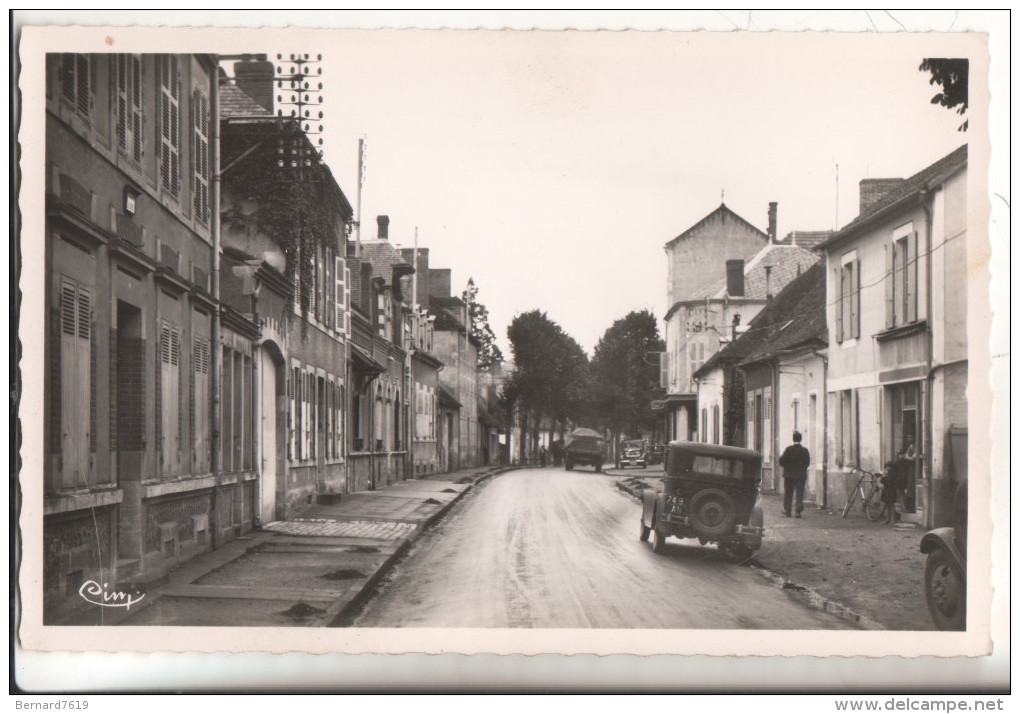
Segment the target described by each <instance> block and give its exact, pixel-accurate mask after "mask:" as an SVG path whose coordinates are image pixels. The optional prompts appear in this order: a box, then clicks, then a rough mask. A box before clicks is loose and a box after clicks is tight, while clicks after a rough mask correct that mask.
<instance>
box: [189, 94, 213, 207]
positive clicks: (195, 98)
mask: <svg viewBox="0 0 1020 714" xmlns="http://www.w3.org/2000/svg"><path fill="white" fill-rule="evenodd" d="M191 115H192V142H191V143H192V146H193V147H194V153H195V156H194V160H193V163H192V167H193V169H194V171H193V175H194V177H195V187H194V194H195V196H194V200H195V219H196V220H197V221H198V222H200V223H202V224H206V223H208V222H209V98H208V97H207V96H206V95H205V94H204V93H203V92H202V91H201V90H199V89H197V88H196V89H195V90H194V91H193V92H192V94H191Z"/></svg>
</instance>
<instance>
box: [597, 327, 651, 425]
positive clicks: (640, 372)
mask: <svg viewBox="0 0 1020 714" xmlns="http://www.w3.org/2000/svg"><path fill="white" fill-rule="evenodd" d="M664 349H665V343H664V342H663V341H662V339H660V337H659V327H658V323H657V321H656V319H655V316H654V315H653V314H652V313H650V312H649V311H648V310H642V311H641V312H631V313H629V314H628V315H627V316H625V317H623V318H621V319H619V320H617V321H616V322H614V323H613V324H612V326H611V327H610V328H609V329H608V330H606V332H605V334H604V335H603V336H602V339H600V340H599V343H598V345H596V346H595V354H594V356H593V357H592V361H591V371H592V388H593V390H594V392H593V394H592V401H593V402H594V404H595V408H596V411H597V413H598V415H599V418H600V419H601V420H602V423H603V424H604V425H605V426H606V427H608V428H609V430H610V431H611V432H612V433H613V437H614V440H615V438H616V437H617V436H618V435H619V433H620V432H621V431H626V432H627V433H628V434H630V435H632V436H633V435H636V434H637V433H638V432H639V431H640V430H641V429H642V428H647V429H651V428H653V427H654V425H655V420H656V416H655V414H654V413H653V412H652V404H651V403H652V400H653V399H656V398H657V397H659V396H660V393H661V388H660V387H659V363H658V360H653V359H651V358H650V357H649V353H653V352H661V351H663V350H664Z"/></svg>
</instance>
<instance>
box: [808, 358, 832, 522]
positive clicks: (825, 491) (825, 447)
mask: <svg viewBox="0 0 1020 714" xmlns="http://www.w3.org/2000/svg"><path fill="white" fill-rule="evenodd" d="M811 354H813V355H814V356H815V357H817V358H819V359H820V360H822V503H821V508H823V509H825V508H828V507H829V358H828V357H826V356H825V355H823V354H822V353H821V352H819V351H818V350H811Z"/></svg>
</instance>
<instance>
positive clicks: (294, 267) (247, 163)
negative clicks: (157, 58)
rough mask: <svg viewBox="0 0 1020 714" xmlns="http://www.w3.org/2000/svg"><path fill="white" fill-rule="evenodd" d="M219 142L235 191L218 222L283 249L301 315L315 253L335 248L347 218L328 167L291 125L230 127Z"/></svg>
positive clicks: (308, 300)
mask: <svg viewBox="0 0 1020 714" xmlns="http://www.w3.org/2000/svg"><path fill="white" fill-rule="evenodd" d="M222 147H223V148H222V151H223V165H224V166H227V167H229V170H228V171H227V172H226V173H225V175H224V180H225V182H226V184H227V185H228V186H229V187H230V190H231V192H233V193H234V195H235V200H234V202H233V203H232V205H231V206H230V207H229V208H227V209H226V210H224V211H223V213H222V220H223V225H224V227H225V228H229V229H237V230H245V231H249V232H251V231H254V232H258V233H262V234H264V235H265V236H267V237H269V238H270V239H271V240H273V241H274V242H275V243H276V244H278V245H279V246H280V247H281V248H282V249H283V253H284V255H285V256H286V258H287V268H286V275H287V277H288V278H290V279H291V280H292V281H294V282H295V284H296V285H298V286H299V291H300V292H299V296H298V297H299V304H300V306H301V311H302V313H303V314H306V315H307V313H308V310H309V307H310V305H311V298H312V293H311V291H312V286H313V275H312V271H313V270H314V265H315V256H316V255H322V256H325V253H326V251H327V250H330V251H336V250H337V249H338V246H339V245H341V244H342V242H341V236H342V235H343V234H344V232H345V231H346V229H347V223H348V221H349V219H350V216H348V215H347V211H346V209H345V206H344V204H343V200H342V199H341V197H340V196H339V195H338V194H337V192H336V190H334V189H333V182H332V178H331V176H330V174H329V169H328V168H326V167H325V166H324V165H322V163H321V162H320V161H319V160H318V156H317V154H316V153H315V151H314V149H313V148H312V147H311V144H310V143H309V142H308V139H307V137H305V135H304V134H303V133H302V132H301V131H300V130H298V129H297V127H296V125H294V126H290V125H282V126H281V125H273V126H269V127H260V130H259V131H248V132H245V131H236V132H230V133H227V134H225V135H224V137H223V143H222Z"/></svg>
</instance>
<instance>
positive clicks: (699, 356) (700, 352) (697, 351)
mask: <svg viewBox="0 0 1020 714" xmlns="http://www.w3.org/2000/svg"><path fill="white" fill-rule="evenodd" d="M689 349H690V352H691V371H690V372H689V373H688V374H689V375H690V376H691V377H693V376H694V373H695V372H697V371H698V370H699V369H701V366H702V365H703V364H705V343H704V342H700V341H698V342H692V343H691V344H690V347H689Z"/></svg>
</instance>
